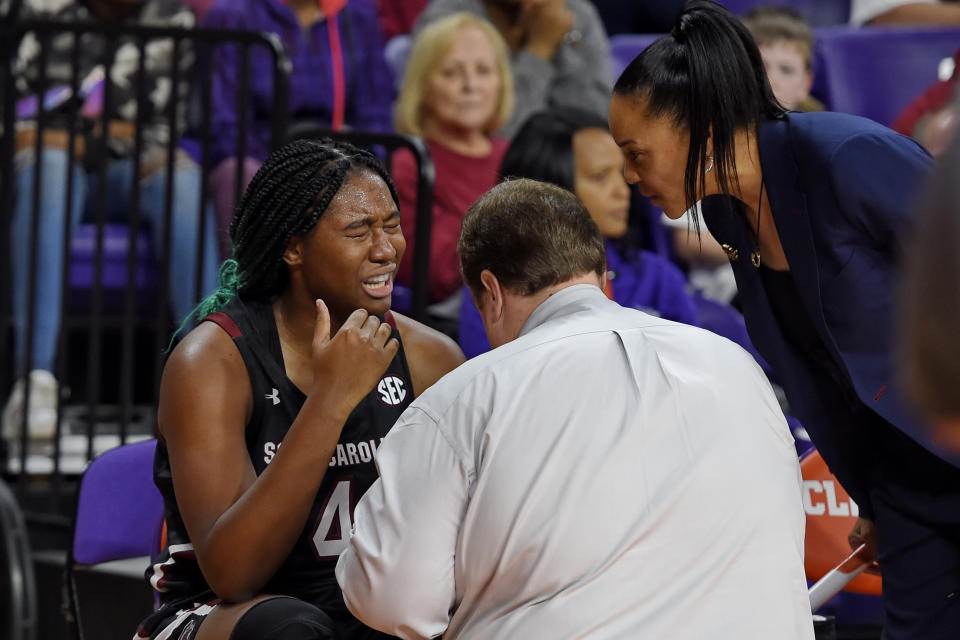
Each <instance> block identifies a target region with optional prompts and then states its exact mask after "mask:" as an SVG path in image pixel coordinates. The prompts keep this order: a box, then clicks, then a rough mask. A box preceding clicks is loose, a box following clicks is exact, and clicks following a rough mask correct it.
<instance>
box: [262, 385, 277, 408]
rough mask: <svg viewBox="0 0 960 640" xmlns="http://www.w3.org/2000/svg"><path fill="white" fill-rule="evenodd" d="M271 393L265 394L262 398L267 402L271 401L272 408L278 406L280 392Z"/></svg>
mask: <svg viewBox="0 0 960 640" xmlns="http://www.w3.org/2000/svg"><path fill="white" fill-rule="evenodd" d="M271 390H272V391H273V393H267V394H265V395H264V396H263V397H264V398H266V399H267V400H273V406H277V405H278V404H280V391H278V390H277V389H271Z"/></svg>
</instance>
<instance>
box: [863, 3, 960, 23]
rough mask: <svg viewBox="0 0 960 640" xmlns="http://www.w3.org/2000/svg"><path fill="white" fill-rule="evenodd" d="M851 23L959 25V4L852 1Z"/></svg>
mask: <svg viewBox="0 0 960 640" xmlns="http://www.w3.org/2000/svg"><path fill="white" fill-rule="evenodd" d="M850 23H851V24H855V25H867V24H869V25H896V24H915V25H930V26H947V25H957V24H960V4H958V3H957V2H956V1H955V0H852V2H851V3H850Z"/></svg>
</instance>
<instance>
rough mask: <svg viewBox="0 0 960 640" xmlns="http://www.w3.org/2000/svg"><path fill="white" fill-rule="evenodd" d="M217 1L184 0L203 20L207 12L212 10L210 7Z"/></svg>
mask: <svg viewBox="0 0 960 640" xmlns="http://www.w3.org/2000/svg"><path fill="white" fill-rule="evenodd" d="M216 1H217V0H184V4H186V5H188V6H189V7H190V8H191V9H193V13H194V14H195V15H196V16H197V20H203V18H204V17H205V16H206V15H207V12H208V11H210V7H212V6H213V5H214V3H215V2H216Z"/></svg>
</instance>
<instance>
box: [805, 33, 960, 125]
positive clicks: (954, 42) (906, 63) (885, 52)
mask: <svg viewBox="0 0 960 640" xmlns="http://www.w3.org/2000/svg"><path fill="white" fill-rule="evenodd" d="M816 34H817V56H818V59H819V65H818V66H819V68H820V72H821V73H820V76H821V77H819V78H818V79H817V80H816V84H815V87H814V93H815V94H817V95H819V96H822V98H823V99H824V101H825V102H826V103H827V104H828V105H829V106H830V108H831V109H832V110H833V111H842V112H844V113H853V114H856V115H860V116H866V117H867V118H870V119H872V120H875V121H877V122H879V123H880V124H883V125H887V126H889V125H890V124H891V123H892V122H893V121H894V120H895V119H896V117H897V116H898V115H899V114H900V112H901V111H903V109H904V108H905V107H906V106H907V105H908V104H909V103H910V101H911V100H913V99H914V98H915V97H916V96H917V95H919V94H920V93H921V92H923V90H924V89H926V88H927V87H929V86H930V85H931V84H933V83H934V82H936V81H937V80H938V77H937V71H938V67H939V64H940V61H941V60H943V59H944V58H949V57H950V56H952V55H953V54H954V53H955V52H956V51H957V49H958V48H960V29H958V28H955V27H954V28H905V27H893V28H877V27H861V28H837V29H818V30H817V32H816ZM818 88H819V89H821V90H820V91H818Z"/></svg>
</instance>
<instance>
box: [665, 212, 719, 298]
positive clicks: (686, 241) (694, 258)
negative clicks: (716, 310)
mask: <svg viewBox="0 0 960 640" xmlns="http://www.w3.org/2000/svg"><path fill="white" fill-rule="evenodd" d="M698 215H699V214H698ZM661 222H663V224H664V225H665V226H666V227H667V228H669V229H670V230H671V231H672V232H673V249H674V252H675V253H676V257H677V258H679V260H680V261H681V262H683V263H684V264H685V265H686V267H687V277H688V278H689V280H690V286H691V287H692V288H693V289H694V291H697V292H699V293H700V294H701V295H702V296H703V297H705V298H709V299H711V300H716V301H717V302H722V303H724V304H731V303H733V301H734V298H736V295H737V281H736V280H735V279H734V277H733V269H732V268H731V267H730V259H729V258H728V257H727V254H726V252H725V251H724V250H723V249H722V248H721V247H720V243H718V242H717V241H716V240H714V238H713V236H712V235H710V231H708V230H707V228H706V227H705V226H703V225H700V228H699V233H698V232H697V230H695V229H694V228H693V223H692V222H691V220H690V213H689V212H687V213H684V214H683V215H682V216H680V217H679V218H677V219H676V220H674V219H672V218H670V217H669V216H667V215H666V214H661Z"/></svg>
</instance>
